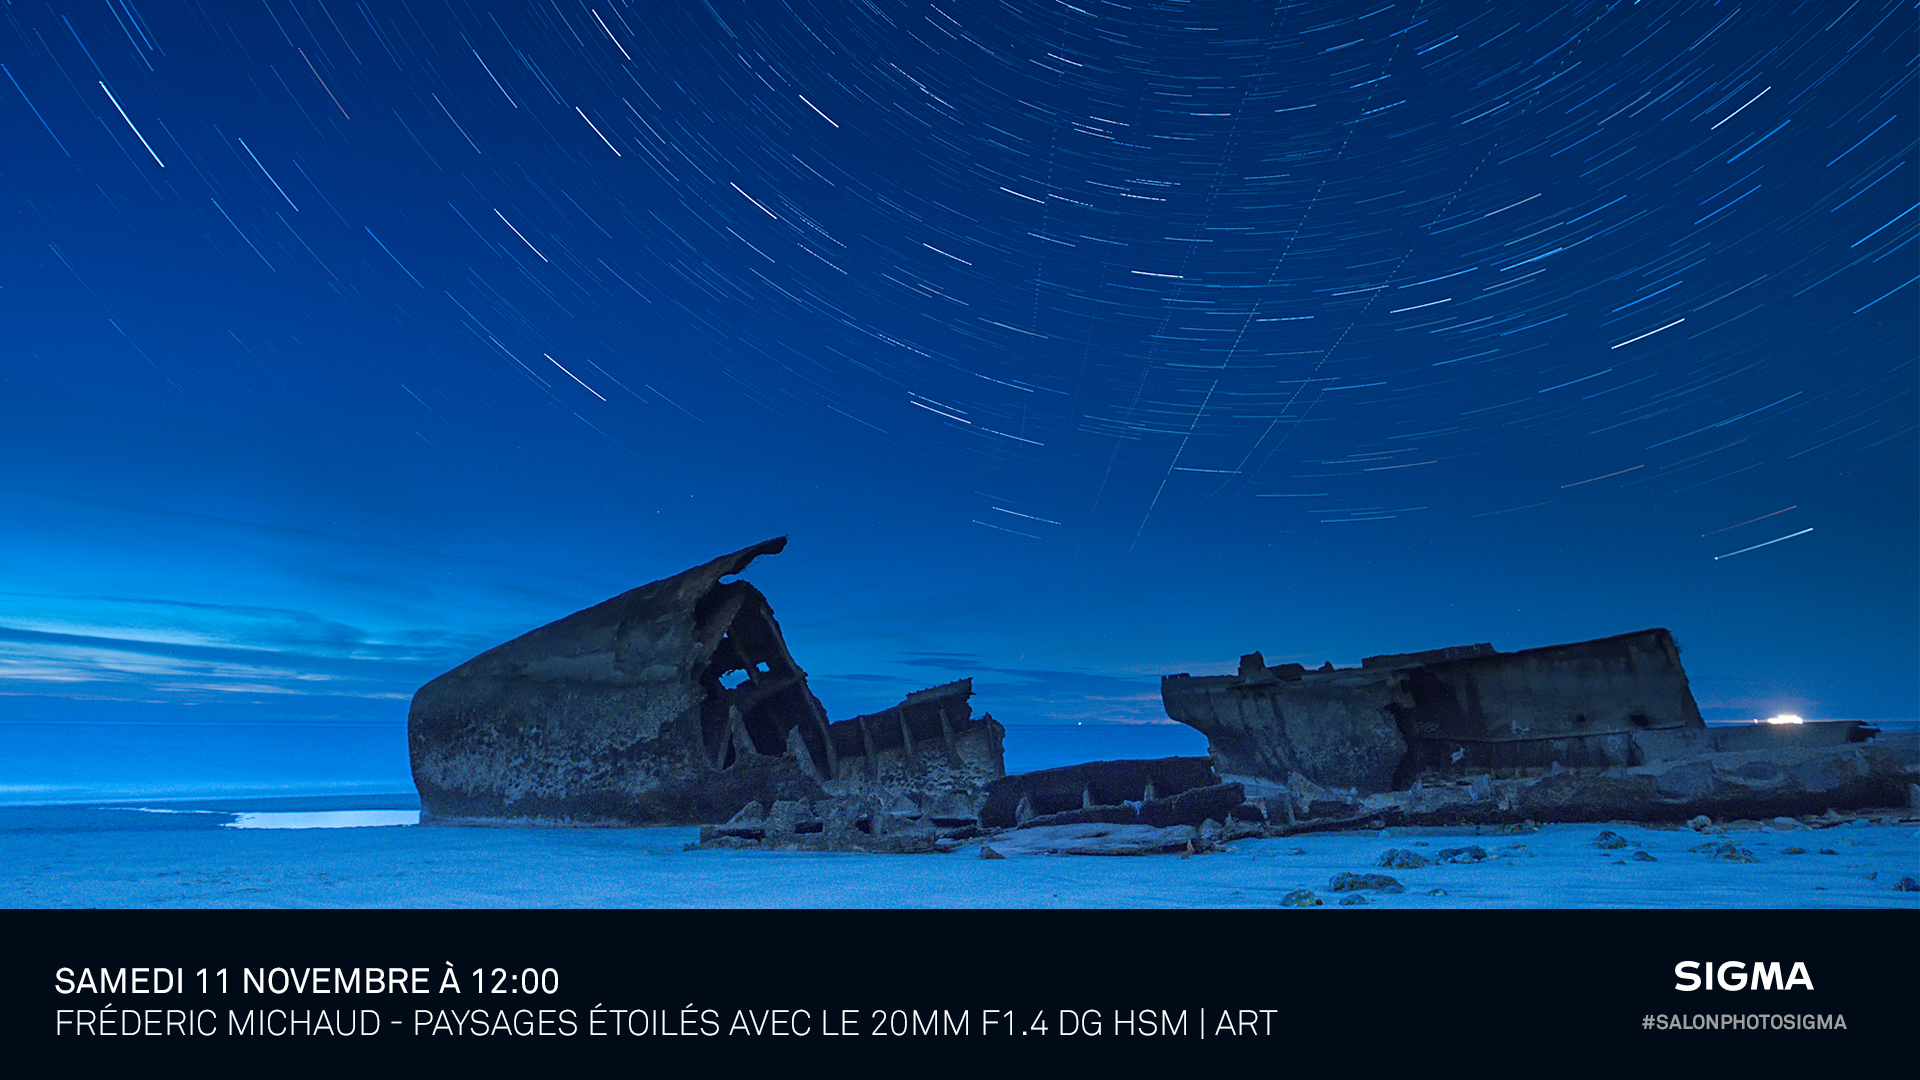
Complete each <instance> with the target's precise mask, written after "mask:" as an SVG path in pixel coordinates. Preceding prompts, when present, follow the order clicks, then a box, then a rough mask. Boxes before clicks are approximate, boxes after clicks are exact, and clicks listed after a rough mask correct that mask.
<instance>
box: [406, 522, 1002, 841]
mask: <svg viewBox="0 0 1920 1080" xmlns="http://www.w3.org/2000/svg"><path fill="white" fill-rule="evenodd" d="M785 546H786V539H785V538H784V537H781V538H777V539H773V540H768V541H766V542H764V543H761V544H756V545H754V546H752V547H749V548H744V549H742V550H740V551H736V552H734V553H733V554H731V555H725V556H722V557H721V558H718V559H715V560H713V561H712V562H709V563H706V564H704V565H701V566H696V567H694V568H692V569H690V570H687V571H685V572H683V573H680V574H676V575H674V576H673V577H670V578H665V579H662V580H660V581H656V582H653V583H651V584H648V585H642V586H640V587H639V588H637V589H631V590H629V591H627V592H624V593H621V594H620V595H619V596H616V597H613V598H612V599H610V600H607V601H605V602H603V603H600V604H596V605H594V606H593V607H590V608H587V609H585V610H583V611H578V612H575V613H574V614H572V615H569V616H567V617H566V618H563V619H559V620H557V621H555V622H552V623H549V624H547V625H546V626H542V627H540V628H539V629H536V630H532V631H530V632H528V633H526V634H522V635H521V636H519V637H517V638H515V639H513V640H512V641H509V642H507V643H505V644H503V645H500V646H497V647H495V648H493V649H489V650H488V651H486V652H484V653H482V654H480V655H479V656H476V657H474V658H473V659H472V660H469V661H467V662H466V663H464V664H461V665H460V666H459V667H456V668H454V669H453V670H452V671H449V672H447V673H446V674H444V675H441V676H440V677H438V678H436V679H434V680H433V681H432V682H429V683H428V684H427V685H425V686H423V687H421V688H420V690H419V691H418V692H417V693H416V694H415V695H414V699H413V705H412V708H411V709H410V710H409V712H408V716H407V739H408V750H409V756H410V758H411V761H412V766H413V776H414V784H415V786H416V787H418V788H419V791H420V802H421V811H422V814H421V817H422V820H423V821H430V822H438V823H443V824H445V823H462V822H468V823H504V822H514V821H542V822H569V823H577V824H642V823H683V824H693V823H699V822H711V821H721V820H725V819H726V818H727V817H729V816H730V815H732V814H734V813H735V812H736V811H738V810H739V809H740V808H741V807H742V806H744V805H746V804H748V803H751V802H760V803H764V804H773V803H777V802H783V801H794V800H813V799H820V798H825V797H828V796H832V795H845V794H849V793H851V792H854V791H857V790H866V789H875V790H882V789H884V790H914V791H929V792H955V791H957V792H958V793H960V794H962V795H964V796H970V795H973V794H977V792H978V789H979V788H980V787H981V786H983V785H984V784H985V782H986V781H987V780H990V779H992V778H994V777H997V776H1000V775H1002V774H1003V773H1004V769H1003V767H1002V763H1001V756H1000V754H1001V742H1000V740H1001V736H1002V734H1003V730H1002V729H1001V727H1000V725H999V724H997V723H995V722H994V721H993V719H992V717H990V716H989V717H983V718H981V719H979V720H975V719H973V718H972V715H971V711H970V709H969V707H968V705H967V697H968V696H969V695H970V694H971V692H972V687H971V683H970V682H969V681H967V680H962V681H961V682H959V683H952V684H948V685H947V686H944V687H936V688H933V689H932V690H928V691H921V692H919V693H918V694H915V695H911V696H909V698H908V699H907V701H905V702H903V703H902V704H901V705H900V706H897V707H896V708H895V709H893V710H889V713H888V714H879V715H880V716H881V717H885V716H888V715H889V714H894V716H895V723H894V724H893V726H892V727H891V728H888V727H887V726H886V725H885V724H883V723H879V722H878V721H877V720H876V718H875V717H861V718H857V719H855V720H847V721H841V722H840V723H837V724H830V723H829V722H828V720H827V715H826V711H825V710H824V709H823V708H822V707H821V705H820V702H819V701H818V700H817V699H816V698H815V697H814V696H813V693H812V691H811V690H809V689H808V687H807V675H806V672H805V671H803V670H801V668H800V666H799V665H798V664H797V663H795V662H794V659H793V657H792V655H791V654H790V653H789V652H788V651H787V645H786V641H785V638H784V636H783V635H782V634H781V631H780V626H779V624H778V623H777V622H776V621H774V617H773V608H772V606H771V605H769V604H768V603H767V600H766V597H765V596H763V595H761V593H760V591H759V590H758V589H756V588H754V587H753V586H752V585H750V584H748V583H747V582H745V581H723V580H722V579H723V578H727V577H731V576H733V575H736V574H739V573H740V572H742V571H743V570H745V569H746V568H747V565H748V564H749V563H751V562H752V561H753V560H754V559H755V558H758V557H759V556H762V555H771V554H776V553H778V552H779V551H781V550H782V549H783V548H784V547H785ZM909 741H910V742H911V746H909V745H908V744H909Z"/></svg>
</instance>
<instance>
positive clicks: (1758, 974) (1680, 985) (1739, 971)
mask: <svg viewBox="0 0 1920 1080" xmlns="http://www.w3.org/2000/svg"><path fill="white" fill-rule="evenodd" d="M1673 977H1674V978H1675V979H1676V980H1678V981H1676V982H1675V983H1674V984H1673V988H1674V989H1675V990H1795V989H1800V990H1811V989H1813V976H1812V975H1809V974H1808V973H1807V965H1806V964H1805V963H1804V962H1803V961H1799V960H1796V961H1794V963H1793V967H1791V968H1789V969H1788V970H1787V973H1786V975H1785V977H1784V978H1783V977H1782V976H1781V974H1780V962H1779V961H1777V960H1776V961H1772V962H1769V963H1763V962H1761V961H1758V960H1755V961H1754V962H1752V963H1751V964H1749V963H1747V962H1745V961H1742V960H1724V961H1714V960H1682V961H1680V962H1679V963H1677V964H1675V965H1673Z"/></svg>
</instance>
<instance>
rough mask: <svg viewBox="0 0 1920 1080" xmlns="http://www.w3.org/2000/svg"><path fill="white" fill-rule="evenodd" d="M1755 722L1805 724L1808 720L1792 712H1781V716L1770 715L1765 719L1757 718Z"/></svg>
mask: <svg viewBox="0 0 1920 1080" xmlns="http://www.w3.org/2000/svg"><path fill="white" fill-rule="evenodd" d="M1754 723H1756V724H1804V723H1806V721H1805V720H1802V719H1800V718H1799V717H1797V716H1795V715H1793V714H1792V713H1781V714H1780V715H1779V716H1769V717H1767V718H1766V719H1765V720H1755V721H1754Z"/></svg>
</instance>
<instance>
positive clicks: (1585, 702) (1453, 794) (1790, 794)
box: [1160, 628, 1920, 825]
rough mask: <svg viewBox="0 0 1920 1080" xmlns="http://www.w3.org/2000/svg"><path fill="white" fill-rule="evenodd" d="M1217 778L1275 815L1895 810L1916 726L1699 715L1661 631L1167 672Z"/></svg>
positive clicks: (1176, 703) (1372, 818)
mask: <svg viewBox="0 0 1920 1080" xmlns="http://www.w3.org/2000/svg"><path fill="white" fill-rule="evenodd" d="M1160 693H1161V698H1162V700H1163V702H1164V704H1165V706H1166V711H1167V715H1168V716H1170V717H1171V718H1173V719H1174V720H1178V721H1180V722H1181V723H1184V724H1187V725H1189V726H1191V727H1193V728H1196V729H1198V730H1199V731H1200V732H1202V733H1203V734H1205V735H1206V736H1207V741H1208V753H1209V756H1210V758H1211V759H1212V763H1213V767H1214V770H1215V773H1216V775H1217V778H1218V781H1219V782H1220V783H1230V784H1239V785H1241V787H1242V788H1243V789H1244V790H1245V792H1246V794H1247V796H1248V799H1249V801H1250V802H1252V803H1257V804H1258V805H1260V806H1261V808H1262V810H1263V811H1264V816H1265V817H1266V819H1267V820H1268V821H1274V822H1281V823H1285V824H1287V825H1299V824H1301V823H1302V822H1306V821H1309V820H1316V819H1317V820H1321V821H1334V822H1342V821H1351V822H1356V823H1357V822H1363V821H1365V822H1386V823H1402V822H1428V823H1461V822H1517V821H1521V820H1524V819H1529V818H1531V819H1539V820H1561V821H1577V820H1610V819H1637V820H1686V819H1690V818H1692V817H1693V816H1695V815H1698V814H1708V815H1711V816H1714V817H1723V816H1732V817H1768V816H1774V815H1781V814H1805V813H1819V812H1821V811H1824V810H1830V809H1833V808H1836V807H1865V806H1894V805H1900V804H1903V803H1906V802H1907V801H1909V799H1910V797H1911V796H1910V793H1909V787H1908V785H1909V784H1911V783H1912V782H1913V780H1914V778H1915V775H1916V773H1920V753H1917V752H1916V739H1915V738H1914V737H1913V736H1899V737H1894V738H1883V739H1877V740H1876V738H1875V737H1876V736H1877V735H1878V734H1879V732H1878V730H1877V729H1875V728H1873V727H1872V726H1871V725H1867V724H1864V723H1860V722H1857V721H1836V722H1832V723H1825V724H1818V723H1816V724H1804V725H1779V726H1775V725H1746V726H1738V727H1708V726H1707V724H1706V723H1705V721H1704V720H1703V719H1702V718H1701V716H1700V710H1699V707H1698V706H1697V705H1696V704H1695V703H1694V700H1693V693H1692V690H1691V689H1690V687H1689V686H1688V684H1687V676H1686V672H1685V671H1684V670H1683V669H1682V667H1681V665H1680V650H1679V646H1678V645H1677V644H1676V643H1675V642H1674V638H1673V635H1672V634H1671V633H1670V632H1669V631H1667V630H1665V629H1659V628H1655V629H1650V630H1640V631H1636V632H1633V633H1628V634H1618V635H1615V636H1613V637H1606V638H1599V639H1596V640H1592V641H1581V642H1575V643H1572V644H1566V645H1548V646H1543V647H1539V648H1532V649H1521V650H1518V651H1515V652H1500V651H1498V650H1496V649H1494V647H1493V646H1492V645H1490V644H1478V645H1462V646H1453V647H1450V648H1444V649H1434V650H1430V651H1426V652H1418V653H1403V654H1393V655H1385V656H1372V657H1368V658H1366V659H1365V660H1363V661H1362V662H1361V666H1360V667H1358V668H1335V667H1333V665H1331V664H1328V665H1326V666H1325V667H1323V668H1321V669H1319V670H1308V669H1307V668H1306V667H1304V666H1303V665H1300V664H1279V665H1268V664H1267V663H1266V661H1265V659H1264V658H1263V657H1262V656H1261V654H1259V653H1257V652H1256V653H1250V654H1248V655H1246V656H1243V657H1241V658H1240V666H1239V671H1238V672H1237V673H1236V674H1233V675H1219V676H1200V677H1195V676H1192V675H1188V674H1179V675H1168V676H1165V677H1164V678H1162V679H1161V683H1160Z"/></svg>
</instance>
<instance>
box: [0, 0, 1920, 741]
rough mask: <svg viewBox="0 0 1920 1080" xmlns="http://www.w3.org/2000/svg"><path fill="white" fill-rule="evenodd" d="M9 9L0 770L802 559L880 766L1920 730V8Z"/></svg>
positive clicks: (779, 573) (781, 604)
mask: <svg viewBox="0 0 1920 1080" xmlns="http://www.w3.org/2000/svg"><path fill="white" fill-rule="evenodd" d="M4 11H5V18H6V26H5V27H4V29H0V64H4V68H5V70H4V78H0V136H3V137H4V143H3V145H4V147H5V152H4V154H0V205H3V206H4V208H5V212H6V226H5V228H4V230H0V245H3V246H0V319H3V320H4V327H5V333H4V341H3V342H0V522H4V527H0V716H12V717H75V718H124V717H157V718H181V717H217V718H222V719H240V720H244V719H250V718H257V719H259V720H260V721H261V722H263V723H268V722H273V721H275V720H279V719H288V718H298V719H313V718H324V717H352V718H358V719H364V718H368V717H388V718H391V719H393V720H394V721H395V722H396V723H397V722H399V721H400V720H401V718H402V717H404V715H405V708H406V701H407V699H408V697H410V695H411V694H412V691H413V690H414V688H415V687H417V686H418V685H419V684H420V683H421V682H423V681H425V680H426V679H428V678H430V677H432V676H433V675H435V674H437V673H438V672H440V671H442V670H444V669H446V668H448V667H450V666H452V665H453V664H455V663H458V662H460V661H461V660H464V659H466V658H467V657H469V656H471V655H473V654H474V653H476V652H478V651H480V650H481V649H483V648H485V647H487V646H490V645H492V644H494V643H497V642H499V641H501V640H504V639H506V638H508V637H511V636H513V635H515V634H518V633H520V632H522V631H524V630H527V629H529V628H531V627H533V626H535V625H538V624H540V623H544V622H546V621H548V620H551V619H553V618H557V617H559V616H561V615H564V614H567V613H568V612H571V611H573V610H575V609H577V608H580V607H583V606H586V605H588V604H590V603H594V602H597V601H599V600H601V599H603V598H605V597H607V596H610V595H612V594H614V593H616V592H619V591H621V590H623V589H626V588H630V587H632V586H634V585H638V584H641V583H644V582H646V581H650V580H653V579H655V578H659V577H662V576H665V575H667V574H671V573H675V572H678V571H679V570H681V569H684V568H685V567H687V566H690V565H693V564H695V563H699V562H703V561H705V560H707V559H709V558H712V557H714V556H716V555H719V554H722V553H725V552H728V551H732V550H735V549H737V548H741V547H744V546H747V545H748V544H751V543H754V542H757V541H759V540H762V539H765V538H767V537H769V536H775V535H789V536H791V537H792V541H791V544H790V546H789V547H788V549H787V551H786V552H785V553H784V554H782V555H780V556H778V557H775V558H769V559H765V560H763V561H762V562H760V563H758V564H756V565H755V566H754V567H753V568H752V570H751V571H749V573H748V575H747V576H748V577H749V578H750V579H751V580H753V581H754V582H755V583H756V584H758V585H759V586H760V587H761V588H762V589H763V590H764V591H765V592H766V593H767V594H768V596H769V597H770V598H771V599H772V601H773V604H774V606H775V608H776V609H777V611H778V614H779V616H780V618H781V621H782V624H783V626H784V627H785V629H786V633H787V638H788V641H789V643H790V645H791V646H792V648H793V650H794V653H795V655H796V657H797V658H798V660H799V661H800V663H801V664H802V665H803V666H804V667H806V668H807V670H808V671H809V672H810V673H811V674H812V677H813V683H814V688H815V691H816V693H818V694H819V696H820V697H821V698H822V700H823V701H824V702H825V704H826V706H827V708H828V711H829V712H830V713H831V714H832V715H834V716H849V715H852V714H854V713H856V712H862V711H868V710H872V709H877V708H880V707H883V706H885V705H887V704H890V703H892V702H894V701H896V700H898V698H899V697H900V695H901V694H902V693H903V692H905V691H909V690H912V689H916V688H918V687H921V686H926V685H931V684H935V683H939V682H942V681H945V680H948V679H952V678H956V677H959V676H963V675H972V676H974V677H975V686H976V690H977V692H978V694H979V697H978V698H977V699H976V702H975V704H976V708H984V709H988V710H991V711H992V712H993V713H994V714H995V715H996V716H998V717H1000V718H1001V719H1002V720H1004V721H1006V722H1008V723H1010V724H1015V725H1017V724H1023V723H1040V722H1062V721H1073V720H1085V721H1094V720H1126V721H1140V720H1155V719H1164V713H1162V711H1161V709H1160V706H1159V692H1158V681H1157V676H1158V675H1160V674H1162V673H1167V672H1175V671H1191V672H1195V673H1216V672H1223V671H1227V670H1231V669H1232V667H1233V665H1234V662H1235V660H1236V658H1237V657H1238V656H1239V655H1240V654H1241V653H1243V652H1246V651H1250V650H1253V649H1261V650H1263V651H1264V652H1265V654H1266V656H1267V658H1268V660H1269V661H1270V662H1279V661H1283V660H1297V661H1302V662H1305V663H1308V664H1311V665H1316V666H1317V665H1318V664H1319V663H1320V662H1322V661H1324V660H1333V661H1335V662H1337V663H1340V664H1342V665H1348V664H1354V663H1357V662H1358V661H1359V659H1360V658H1361V657H1362V656H1363V655H1368V654H1372V653H1379V652H1399V651H1408V650H1415V649H1421V648H1430V647H1437V646H1441V645H1449V644H1458V643H1466V642H1476V641H1491V642H1493V643H1494V644H1495V645H1497V646H1498V647H1501V648H1507V649H1511V648H1521V647H1527V646H1533V645H1541V644H1549V643H1554V642H1561V641H1571V640H1577V639H1582V638H1588V637H1596V636H1601V635H1605V634H1611V633H1618V632H1622V631H1627V630H1633V629H1639V628H1642V627H1646V626H1656V625H1658V626H1667V627H1670V628H1671V629H1672V630H1673V631H1674V632H1675V634H1676V635H1677V636H1678V637H1679V639H1680V641H1681V643H1682V645H1683V647H1684V648H1685V650H1686V655H1685V660H1686V664H1687V667H1688V671H1689V673H1690V675H1691V676H1692V679H1693V685H1694V690H1695V694H1696V696H1697V697H1698V698H1699V700H1700V703H1701V705H1702V707H1703V710H1704V711H1705V713H1706V715H1707V716H1708V718H1709V719H1719V720H1735V719H1748V718H1752V717H1758V716H1767V715H1770V714H1772V713H1775V712H1778V711H1783V710H1788V711H1795V712H1799V713H1802V714H1803V715H1807V716H1809V717H1816V718H1868V719H1895V718H1911V717H1914V716H1917V715H1920V703H1917V701H1920V675H1917V673H1916V668H1917V667H1920V664H1917V663H1916V656H1917V655H1920V640H1917V635H1916V624H1917V622H1920V619H1917V616H1916V612H1917V611H1920V598H1917V597H1920V583H1917V581H1916V577H1917V575H1920V570H1917V566H1920V553H1917V551H1916V536H1917V535H1920V524H1917V521H1916V517H1917V509H1916V505H1917V502H1920V500H1917V499H1916V488H1917V487H1920V483H1917V481H1916V475H1917V474H1916V444H1917V439H1916V425H1915V417H1916V395H1915V389H1916V369H1915V355H1916V349H1917V348H1920V345H1917V337H1916V302H1915V301H1916V289H1915V277H1916V265H1917V263H1920V259H1917V258H1916V247H1917V245H1915V243H1914V237H1915V234H1916V228H1917V227H1920V211H1917V210H1916V177H1917V176H1920V170H1917V169H1916V166H1915V163H1914V156H1915V137H1916V116H1920V106H1917V105H1916V85H1915V79H1914V75H1915V57H1916V48H1915V18H1916V16H1915V11H1914V8H1913V7H1912V6H1911V5H1909V4H1905V3H1897V2H1885V0H1861V2H1859V3H1855V4H1853V5H1851V6H1847V5H1844V4H1837V3H1811V2H1808V3H1795V2H1779V3H1767V2H1758V3H1755V2H1742V3H1738V4H1735V3H1732V2H1726V0H1723V2H1720V3H1707V2H1698V3H1640V4H1632V3H1626V2H1615V3H1604V2H1585V3H1582V2H1575V3H1568V4H1565V5H1561V6H1558V7H1553V6H1550V5H1545V4H1531V3H1529V4H1521V3H1496V4H1487V3H1480V2H1467V0H1432V2H1426V3H1420V2H1410V0H1401V2H1397V3H1384V2H1381V0H1375V2H1370V3H1362V4H1348V3H1296V4H1278V5H1274V4H1255V3H1244V2H1224V0H1205V2H1191V3H1178V2H1158V3H1128V4H1118V3H1107V2H1101V0H1078V2H1076V3H1073V4H1068V3H1064V2H1060V0H1030V2H1029V0H1021V2H1011V0H1010V2H1007V3H987V2H979V0H939V2H938V3H927V2H923V0H871V2H868V0H849V2H814V0H701V2H699V3H672V4H666V3H661V4H628V3H626V2H624V0H585V2H584V3H583V2H582V0H532V2H529V0H522V2H513V0H502V2H499V3H496V4H493V5H492V6H491V7H488V6H478V7H476V6H470V5H469V4H467V3H465V2H464V0H450V2H443V0H416V2H413V3H410V4H407V3H394V2H388V0H379V2H374V0H363V2H360V3H355V2H351V0H325V2H322V0H247V2H242V0H223V2H219V3H200V2H192V0H188V2H184V3H182V2H174V0H89V2H87V3H81V2H78V0H71V2H69V0H55V2H54V3H52V4H51V5H49V4H46V3H27V2H21V0H16V2H11V3H8V4H7V5H6V6H5V8H4Z"/></svg>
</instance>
